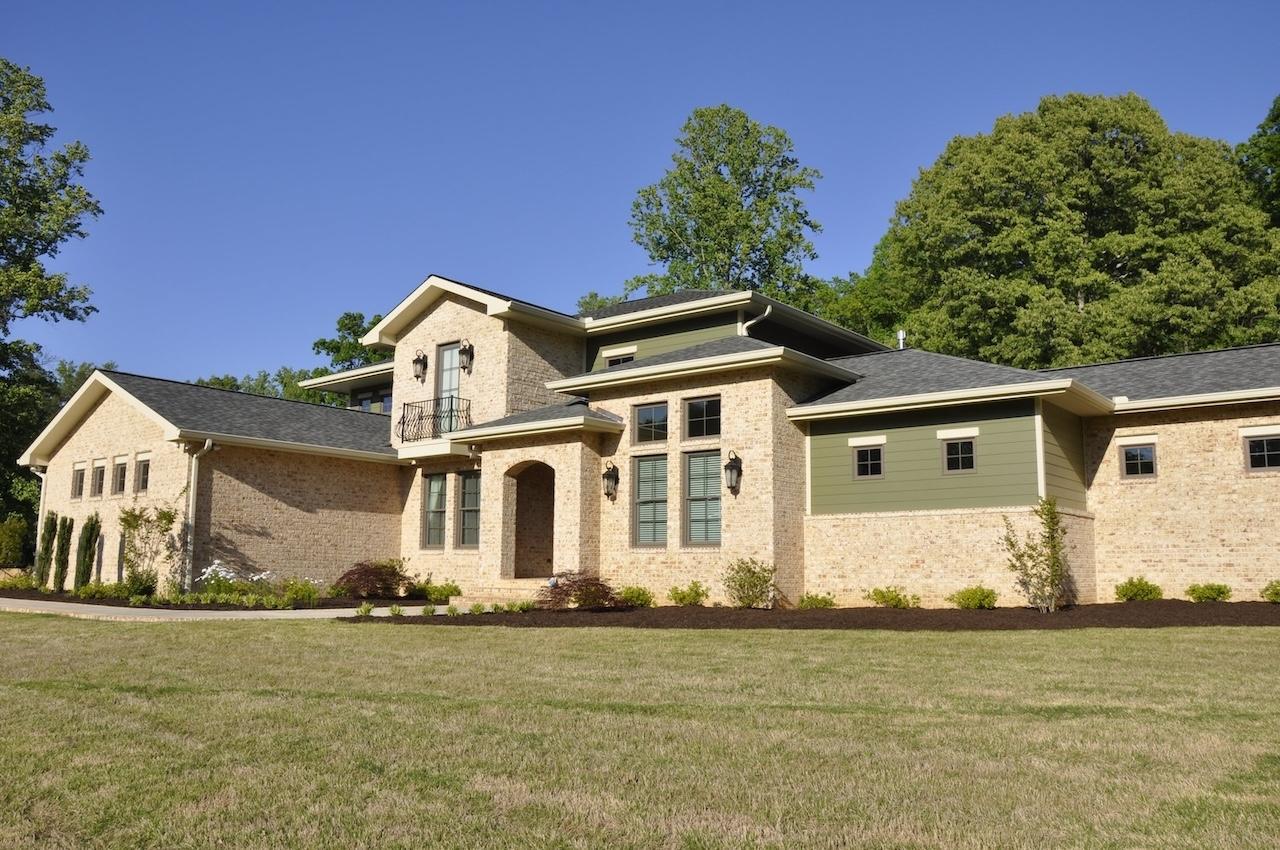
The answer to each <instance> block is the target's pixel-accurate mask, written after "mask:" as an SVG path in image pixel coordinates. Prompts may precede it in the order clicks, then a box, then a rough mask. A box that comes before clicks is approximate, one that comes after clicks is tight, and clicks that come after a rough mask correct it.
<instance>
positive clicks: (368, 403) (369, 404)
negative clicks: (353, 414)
mask: <svg viewBox="0 0 1280 850" xmlns="http://www.w3.org/2000/svg"><path fill="white" fill-rule="evenodd" d="M357 403H358V404H359V405H360V409H361V410H363V411H364V412H365V413H372V412H373V396H372V395H369V394H368V393H365V394H364V395H362V396H360V398H359V401H358V402H357Z"/></svg>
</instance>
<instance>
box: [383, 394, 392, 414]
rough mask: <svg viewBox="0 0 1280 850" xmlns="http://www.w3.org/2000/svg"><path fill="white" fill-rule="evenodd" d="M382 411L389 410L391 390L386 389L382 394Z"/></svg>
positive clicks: (386, 411)
mask: <svg viewBox="0 0 1280 850" xmlns="http://www.w3.org/2000/svg"><path fill="white" fill-rule="evenodd" d="M382 412H383V413H390V412H391V390H387V391H386V392H384V393H383V394H382Z"/></svg>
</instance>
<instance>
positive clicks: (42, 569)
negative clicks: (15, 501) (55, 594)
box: [35, 511, 58, 587]
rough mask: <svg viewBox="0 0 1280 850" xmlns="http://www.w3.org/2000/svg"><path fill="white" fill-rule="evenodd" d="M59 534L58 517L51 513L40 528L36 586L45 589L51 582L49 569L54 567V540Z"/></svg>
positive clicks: (46, 516) (45, 516) (47, 514)
mask: <svg viewBox="0 0 1280 850" xmlns="http://www.w3.org/2000/svg"><path fill="white" fill-rule="evenodd" d="M57 532H58V515H57V513H55V512H54V511H49V512H48V513H46V514H45V515H44V525H42V526H41V527H40V547H39V548H38V549H36V574H35V580H36V584H37V585H38V586H40V587H44V585H45V582H47V581H48V580H49V567H50V566H52V565H53V539H54V535H56V534H57Z"/></svg>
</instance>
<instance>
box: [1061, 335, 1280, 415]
mask: <svg viewBox="0 0 1280 850" xmlns="http://www.w3.org/2000/svg"><path fill="white" fill-rule="evenodd" d="M1040 374H1042V375H1045V376H1049V377H1069V378H1075V379H1077V380H1080V381H1083V382H1084V383H1086V384H1088V385H1089V386H1090V387H1092V388H1093V389H1095V390H1097V391H1098V392H1100V393H1103V394H1104V395H1107V396H1113V397H1115V396H1124V397H1125V398H1127V399H1130V400H1134V401H1136V400H1140V399H1156V398H1178V397H1185V396H1197V395H1211V394H1215V393H1229V392H1240V391H1246V390H1259V389H1268V388H1274V387H1280V343H1277V342H1269V343H1263V344H1261V345H1249V346H1243V347H1240V348H1223V349H1219V350H1217V351H1196V352H1190V353H1187V354H1166V355H1163V356H1158V357H1140V358H1136V359H1133V360H1116V361H1113V362H1110V363H1095V364H1092V365H1089V366H1064V367H1059V368H1056V369H1042V370H1041V371H1040Z"/></svg>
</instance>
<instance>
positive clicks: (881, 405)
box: [787, 378, 1112, 420]
mask: <svg viewBox="0 0 1280 850" xmlns="http://www.w3.org/2000/svg"><path fill="white" fill-rule="evenodd" d="M1067 392H1071V393H1074V394H1076V395H1078V396H1079V397H1080V398H1081V399H1082V400H1084V401H1086V402H1088V403H1089V404H1090V405H1091V406H1092V407H1094V408H1096V409H1097V411H1098V412H1099V413H1109V412H1110V411H1111V407H1112V403H1111V401H1110V399H1107V398H1105V397H1104V396H1101V395H1098V393H1096V392H1094V391H1093V390H1091V389H1089V388H1088V387H1086V386H1084V385H1082V384H1080V383H1078V382H1076V381H1075V380H1073V379H1071V378H1059V379H1058V380H1054V381H1030V382H1027V383H1023V384H1000V385H997V386H991V387H977V388H971V389H964V390H946V391H944V392H936V393H918V394H915V395H901V396H893V397H890V398H877V399H868V400H866V401H838V402H832V403H830V404H817V405H805V406H803V407H789V408H787V418H789V419H795V420H805V419H835V418H839V417H841V416H862V415H865V414H869V413H889V412H893V411H896V410H910V409H914V408H925V407H948V406H952V405H957V404H969V403H976V402H986V401H1005V400H1009V399H1018V398H1036V397H1037V396H1046V395H1055V394H1060V393H1067Z"/></svg>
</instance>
